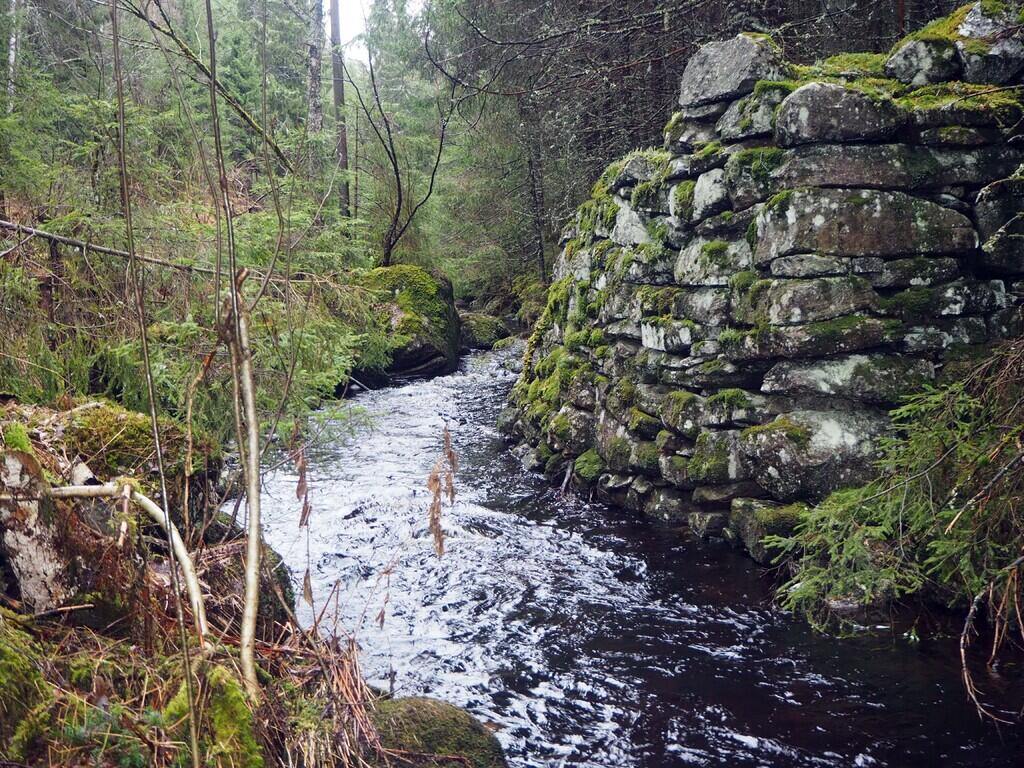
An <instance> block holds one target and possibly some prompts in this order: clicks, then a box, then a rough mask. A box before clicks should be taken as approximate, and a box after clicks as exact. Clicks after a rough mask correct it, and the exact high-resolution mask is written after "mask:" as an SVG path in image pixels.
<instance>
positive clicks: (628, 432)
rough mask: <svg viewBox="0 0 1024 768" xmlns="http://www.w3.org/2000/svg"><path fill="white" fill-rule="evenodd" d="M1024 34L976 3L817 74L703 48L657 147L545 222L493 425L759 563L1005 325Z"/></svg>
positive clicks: (527, 450)
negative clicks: (917, 397)
mask: <svg viewBox="0 0 1024 768" xmlns="http://www.w3.org/2000/svg"><path fill="white" fill-rule="evenodd" d="M1022 21H1024V15H1022V12H1021V9H1020V7H1019V6H1015V5H1012V4H1009V3H1002V2H992V1H991V0H989V1H988V2H979V3H972V4H970V5H967V6H964V7H963V8H961V9H960V10H959V11H957V12H956V13H954V14H952V15H951V16H949V17H947V18H944V19H940V20H938V21H936V22H934V23H933V24H931V25H929V26H928V27H926V28H925V29H924V30H921V31H920V32H918V33H916V34H914V35H912V36H911V37H910V38H907V39H906V40H904V41H902V42H900V43H899V44H898V45H897V46H896V47H895V48H894V49H893V51H892V52H891V54H888V55H886V54H846V55H842V56H838V57H834V58H832V59H828V60H826V61H824V62H822V63H819V64H817V65H814V66H797V65H793V64H791V63H789V62H787V61H786V60H785V59H784V57H783V56H782V53H781V51H780V50H779V48H778V47H777V46H776V45H775V43H774V42H773V41H772V40H771V39H770V38H768V37H766V36H763V35H755V34H744V35H739V36H737V37H735V38H733V39H732V40H727V41H724V42H716V43H711V44H709V45H706V46H704V47H703V48H701V49H700V51H698V52H697V53H696V55H695V56H694V57H693V58H692V60H691V61H690V62H689V64H688V66H687V67H686V70H685V73H684V74H683V78H682V84H681V88H680V99H679V111H678V112H676V113H675V115H674V116H673V117H672V120H671V121H670V122H669V124H668V125H667V126H666V128H665V144H664V149H663V150H648V151H638V152H634V153H632V154H631V155H629V156H628V157H626V158H625V159H623V160H621V161H619V162H617V163H615V164H613V165H612V166H611V167H609V168H608V170H607V171H606V172H605V173H604V175H603V176H602V177H601V179H600V180H599V181H598V182H597V184H596V185H595V186H594V190H593V196H592V198H591V199H590V200H588V201H587V202H586V203H584V205H583V206H581V207H580V209H579V211H578V213H577V216H576V218H575V221H574V223H573V224H572V226H570V227H569V229H568V230H567V232H566V235H565V238H564V250H563V252H562V254H561V256H560V257H559V260H558V263H557V266H556V274H555V278H556V279H555V282H554V283H553V285H552V286H551V289H550V292H549V294H548V304H547V309H546V311H545V312H544V315H543V317H542V318H541V320H540V322H539V324H538V326H537V327H536V329H535V331H534V334H533V336H532V338H531V339H530V342H529V345H528V348H527V352H526V359H525V364H524V371H523V373H522V376H521V378H520V380H519V382H518V383H517V384H516V386H515V388H514V390H513V393H512V399H511V407H510V408H509V409H508V410H507V411H506V412H505V413H504V414H503V415H502V423H501V425H500V426H501V427H502V429H503V430H504V431H505V432H506V433H507V434H509V435H510V436H511V437H512V438H513V439H514V440H516V441H517V442H518V443H519V447H518V448H517V451H519V454H520V455H521V457H522V459H523V461H524V463H525V464H527V465H528V466H529V467H532V468H536V469H541V470H543V471H544V472H545V473H546V474H548V475H549V477H551V479H552V480H554V481H556V482H566V481H568V480H572V481H573V482H574V483H576V484H577V485H579V486H582V487H584V488H589V489H592V490H593V491H594V492H595V493H596V494H597V495H598V496H599V497H600V498H602V499H604V500H606V501H608V502H611V503H614V504H618V505H623V506H625V507H628V508H630V509H633V510H637V511H639V512H643V513H645V514H647V515H650V516H653V517H658V518H663V519H669V520H686V521H688V522H689V524H690V526H691V527H692V529H693V530H695V531H696V532H697V533H698V534H701V535H725V536H728V537H731V538H733V539H734V540H736V541H739V542H741V543H743V544H744V545H745V546H746V547H747V549H748V550H749V551H750V553H751V554H752V555H753V556H754V557H755V558H756V559H759V560H762V561H764V560H765V559H767V558H768V557H769V553H768V552H767V551H766V549H765V547H764V546H763V544H762V541H761V540H762V538H763V537H764V536H765V535H766V534H768V533H778V532H783V533H784V532H786V531H788V530H790V529H791V528H792V526H793V524H794V523H795V522H796V521H797V520H798V519H799V517H800V514H801V512H802V510H803V509H804V508H805V507H804V506H803V505H804V504H807V503H814V502H816V501H819V500H821V499H822V498H824V497H825V496H826V495H827V494H828V493H830V492H831V491H833V490H835V489H837V488H840V487H844V486H849V485H853V484H858V483H862V482H864V481H866V480H867V479H868V478H869V477H870V475H871V472H872V463H873V460H874V459H875V457H876V449H877V444H878V439H879V437H880V436H882V435H884V434H885V433H886V431H887V429H888V428H889V419H888V415H887V414H888V411H889V410H890V409H891V408H892V407H893V406H894V405H895V404H896V403H898V402H899V400H900V398H901V396H902V395H904V394H905V393H907V392H911V391H915V390H919V389H920V388H921V387H922V386H924V385H926V384H927V383H929V382H931V381H933V380H934V379H935V378H936V376H937V375H938V374H939V373H940V372H941V370H942V366H943V364H944V361H945V360H947V359H948V358H949V356H950V355H952V354H954V353H958V352H959V351H960V350H961V349H962V348H964V347H970V346H972V345H979V344H984V343H986V342H990V341H992V340H995V339H998V338H1001V337H1006V336H1009V335H1018V334H1020V333H1021V330H1022V329H1021V320H1020V317H1021V315H1020V303H1021V299H1022V296H1024V215H1022V213H1021V212H1022V210H1024V205H1022V202H1024V171H1022V170H1021V164H1022V162H1024V146H1022V144H1021V143H1018V142H1019V140H1018V134H1019V133H1020V132H1021V129H1022V117H1024V106H1022V102H1024V93H1022V91H1021V90H1020V89H1017V88H1013V87H1012V86H1014V85H1018V84H1020V83H1021V82H1022V80H1021V77H1022V72H1024V42H1022V35H1021V28H1022Z"/></svg>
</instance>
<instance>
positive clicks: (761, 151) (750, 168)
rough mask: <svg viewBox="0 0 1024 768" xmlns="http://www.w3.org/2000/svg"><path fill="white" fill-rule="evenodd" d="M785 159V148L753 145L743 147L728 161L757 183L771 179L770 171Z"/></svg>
mask: <svg viewBox="0 0 1024 768" xmlns="http://www.w3.org/2000/svg"><path fill="white" fill-rule="evenodd" d="M785 160H786V150H784V149H780V148H778V147H754V148H751V149H744V150H741V151H739V152H737V153H736V154H734V155H733V156H732V157H731V158H729V162H730V163H731V164H734V165H735V166H736V167H738V168H740V169H742V170H743V171H744V172H745V173H747V174H748V175H749V176H750V177H751V178H753V179H754V181H756V182H757V183H759V184H767V183H768V182H769V181H771V175H772V171H774V170H775V169H776V168H778V167H779V166H780V165H782V164H783V162H785Z"/></svg>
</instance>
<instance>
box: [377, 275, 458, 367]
mask: <svg viewBox="0 0 1024 768" xmlns="http://www.w3.org/2000/svg"><path fill="white" fill-rule="evenodd" d="M357 279H358V281H359V282H360V283H361V284H362V285H363V286H364V287H365V288H368V289H370V290H371V291H373V292H374V293H375V294H376V297H377V299H378V304H377V306H378V309H379V310H380V312H381V316H382V321H383V322H384V323H385V324H386V325H387V327H388V331H389V342H390V343H389V352H390V355H391V365H390V366H389V367H388V373H390V374H392V375H395V376H402V377H411V376H434V375H438V374H442V373H450V372H451V371H454V370H455V368H456V366H457V365H458V362H459V318H458V314H457V313H456V311H455V301H454V294H453V292H452V286H451V283H450V282H449V281H448V279H447V278H445V277H442V276H439V275H435V274H432V273H430V272H428V271H427V270H425V269H423V268H421V267H417V266H413V265H412V264H398V265H396V266H392V267H378V268H377V269H373V270H370V271H369V272H366V273H364V274H362V275H360V276H358V278H357Z"/></svg>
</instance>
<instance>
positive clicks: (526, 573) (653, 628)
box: [265, 354, 1022, 768]
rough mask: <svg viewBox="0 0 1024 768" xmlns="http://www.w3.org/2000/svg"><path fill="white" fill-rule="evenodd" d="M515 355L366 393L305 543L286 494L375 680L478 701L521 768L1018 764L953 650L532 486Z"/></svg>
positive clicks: (321, 460)
mask: <svg viewBox="0 0 1024 768" xmlns="http://www.w3.org/2000/svg"><path fill="white" fill-rule="evenodd" d="M498 358H499V355H498V354H484V355H475V356H472V357H470V358H468V359H466V360H465V361H464V362H463V367H462V370H461V371H460V372H458V373H456V374H453V375H451V376H446V377H442V378H438V379H434V380H431V381H425V382H424V381H420V382H412V383H408V384H404V385H402V386H398V387H394V388H390V389H385V390H378V391H375V392H369V393H365V394H362V395H360V396H358V397H356V398H355V399H354V400H352V401H350V403H351V405H350V406H348V407H351V408H353V409H362V411H361V412H362V413H364V415H365V416H366V417H368V419H369V422H370V424H372V426H363V427H360V428H358V429H357V430H356V431H355V434H353V435H350V436H347V437H341V436H337V437H335V438H333V439H331V440H328V441H324V442H327V443H328V444H327V445H326V446H324V447H320V448H318V449H314V450H312V451H311V452H310V455H309V463H310V473H309V483H310V487H311V491H310V493H311V500H312V503H313V514H312V524H311V530H310V533H309V535H308V536H307V535H306V533H305V532H300V531H299V530H298V528H297V519H298V514H299V503H298V502H297V501H296V500H295V487H296V483H297V477H296V476H295V474H294V472H293V470H292V469H291V468H290V467H283V468H280V469H278V470H276V471H274V472H272V473H271V474H270V476H269V478H268V481H267V485H266V492H267V500H266V502H265V503H266V513H265V514H266V529H267V536H268V539H269V541H270V543H271V545H272V546H273V547H274V548H276V549H277V550H278V551H279V552H280V553H281V554H282V555H283V556H284V558H285V561H286V562H287V563H288V564H289V566H290V567H291V568H292V570H293V572H294V574H295V576H296V581H297V583H298V584H301V582H302V575H303V573H304V571H305V568H306V563H307V562H308V563H309V564H310V571H311V577H312V586H313V593H314V595H315V598H316V602H317V606H318V610H319V609H320V607H321V605H322V604H323V603H324V602H325V601H327V598H328V596H331V595H333V597H332V600H331V601H330V602H331V605H332V609H331V611H330V612H333V611H334V608H333V606H335V605H336V610H337V617H338V625H339V626H340V627H342V628H344V629H345V630H346V631H350V632H353V633H354V634H355V635H356V637H357V639H358V642H359V644H360V646H361V648H362V656H361V658H362V663H363V667H364V671H365V672H366V674H367V676H368V677H369V678H370V680H371V681H372V682H373V683H374V684H375V685H377V686H380V687H382V688H388V687H393V690H394V691H395V693H396V694H398V695H414V694H427V695H431V696H437V697H440V698H443V699H446V700H449V701H452V702H454V703H456V704H460V705H462V706H465V707H467V708H468V709H469V710H471V711H472V712H473V713H475V714H476V715H477V716H478V717H480V718H481V719H483V720H485V721H486V722H488V723H490V724H492V725H493V726H494V727H495V728H496V729H497V734H498V737H499V739H500V740H501V742H502V744H503V746H504V747H505V748H506V751H507V753H508V755H509V760H510V763H511V764H512V765H514V766H562V765H566V766H616V767H623V766H644V767H645V768H655V767H658V766H688V765H707V766H825V765H828V766H883V765H886V766H933V765H934V766H938V765H941V766H944V767H946V766H989V765H991V766H1001V767H1006V766H1011V765H1018V764H1020V762H1019V761H1020V759H1021V758H1020V755H1021V746H1022V740H1021V738H1020V735H1019V733H1017V732H1016V731H1014V730H1012V729H1011V730H1003V731H1002V732H1000V731H997V730H996V729H995V728H994V727H993V726H991V725H989V724H982V723H980V722H979V720H978V718H977V716H976V715H975V714H974V711H973V709H972V707H971V706H970V705H969V704H968V702H967V701H966V698H965V695H964V692H963V687H962V685H961V683H960V680H959V676H958V674H959V672H958V669H957V667H956V664H955V661H954V658H955V656H954V643H953V641H952V639H947V640H937V641H925V642H922V643H919V644H912V643H910V642H908V641H907V640H906V639H903V638H901V637H900V633H899V632H897V631H895V630H889V631H884V630H883V631H880V632H876V633H872V634H865V635H864V636H863V637H857V638H854V639H845V640H835V639H829V638H824V637H821V636H819V635H815V634H813V633H812V632H811V631H810V629H809V628H808V627H807V626H806V624H804V623H803V622H801V621H799V620H797V619H794V618H792V617H788V616H786V615H784V614H782V613H780V612H778V611H776V610H773V609H772V608H771V605H770V597H771V591H772V588H773V584H772V581H771V578H770V576H768V575H766V574H764V573H763V572H762V571H761V570H760V569H758V568H757V567H755V566H754V565H753V563H752V562H751V561H750V560H748V559H747V558H746V557H744V556H743V555H741V554H738V553H736V552H734V551H733V550H732V549H730V548H729V547H728V546H727V545H725V544H713V543H712V544H701V543H699V542H696V541H693V540H692V539H690V538H689V537H688V536H687V535H686V534H685V532H683V531H679V530H672V529H668V528H664V527H658V526H656V525H652V524H648V523H645V522H643V521H640V520H637V519H635V518H634V517H631V516H629V515H627V514H626V513H623V512H621V511H616V510H611V509H608V508H606V507H603V506H601V505H599V504H592V503H587V502H585V501H583V500H581V499H579V498H578V497H573V496H564V495H562V494H560V493H559V492H558V491H557V490H554V489H551V488H550V487H549V486H548V485H547V483H546V482H545V481H544V480H543V478H540V477H538V476H536V475H534V474H531V473H528V472H526V471H524V470H523V469H522V468H521V467H520V465H519V463H518V462H517V461H516V459H515V458H514V457H513V456H512V455H511V454H510V453H509V452H508V450H507V447H506V446H505V444H504V443H503V442H502V440H501V438H500V437H499V436H498V434H497V433H496V431H495V429H494V426H493V425H494V422H495V419H496V417H497V414H498V412H499V410H500V409H501V407H502V404H503V401H504V399H505V396H506V395H507V392H508V389H509V387H510V386H511V384H512V382H513V377H512V375H511V374H509V373H508V372H506V371H505V370H504V369H502V368H501V366H500V365H499V364H498ZM352 421H354V422H355V423H358V422H360V421H361V419H355V420H350V423H351V422H352ZM445 424H447V425H448V426H449V428H450V430H451V434H452V437H453V441H454V444H455V448H456V451H457V452H458V454H459V459H460V468H459V471H458V475H457V478H456V482H457V488H458V496H457V498H456V502H455V504H454V506H453V507H451V508H448V507H446V508H445V509H444V512H443V525H444V530H445V535H446V541H445V554H444V556H443V557H441V558H438V557H437V555H436V554H435V551H434V543H433V539H432V537H431V535H430V533H429V531H428V527H427V523H428V518H427V508H428V505H429V500H430V497H429V496H428V494H427V491H426V478H427V475H428V473H429V472H430V469H431V467H432V466H433V464H434V461H435V460H436V459H437V458H438V456H439V455H440V452H441V440H442V438H441V435H442V428H443V426H444V425H445ZM335 587H337V588H336V589H335ZM332 590H333V591H332ZM296 591H297V592H301V590H300V589H297V590H296ZM303 609H304V615H303V618H304V620H310V619H311V616H312V614H311V612H310V611H309V609H308V608H306V607H305V606H303ZM381 619H382V624H381V625H379V624H378V621H379V620H381ZM980 683H981V685H982V687H983V688H985V689H986V690H988V691H999V690H1000V689H1001V687H1005V686H1006V685H1014V686H1015V685H1017V684H1016V683H1012V682H1010V683H1008V682H1007V681H1005V680H1000V679H994V678H992V677H985V676H984V675H983V676H982V677H981V678H980Z"/></svg>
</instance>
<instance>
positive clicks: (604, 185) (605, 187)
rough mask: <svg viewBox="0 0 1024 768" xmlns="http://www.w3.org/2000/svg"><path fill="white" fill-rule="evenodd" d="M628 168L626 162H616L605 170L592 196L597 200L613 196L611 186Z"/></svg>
mask: <svg viewBox="0 0 1024 768" xmlns="http://www.w3.org/2000/svg"><path fill="white" fill-rule="evenodd" d="M625 167H626V161H625V160H616V161H615V162H614V163H612V164H611V165H609V166H608V167H607V168H605V169H604V172H603V173H602V174H601V176H600V178H599V179H598V180H597V181H596V182H595V183H594V186H593V189H591V195H592V196H593V197H595V198H603V197H608V196H609V195H610V194H611V191H610V190H611V186H612V184H613V183H614V182H615V180H616V179H617V178H618V177H619V174H621V173H622V169H623V168H625Z"/></svg>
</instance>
